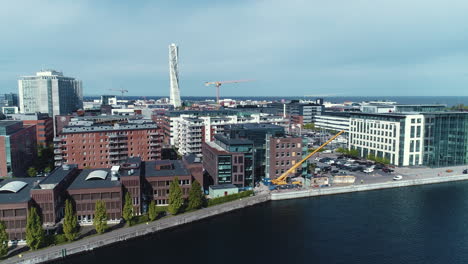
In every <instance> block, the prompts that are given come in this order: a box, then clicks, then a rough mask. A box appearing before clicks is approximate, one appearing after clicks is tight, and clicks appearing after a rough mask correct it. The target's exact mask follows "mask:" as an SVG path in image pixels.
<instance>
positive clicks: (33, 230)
mask: <svg viewBox="0 0 468 264" xmlns="http://www.w3.org/2000/svg"><path fill="white" fill-rule="evenodd" d="M44 241H45V232H44V229H42V222H41V219H40V218H39V215H38V214H37V210H36V208H35V207H31V209H29V215H28V220H27V222H26V243H27V244H28V246H29V247H30V248H31V249H33V250H35V249H38V248H40V247H41V246H42V245H43V244H44Z"/></svg>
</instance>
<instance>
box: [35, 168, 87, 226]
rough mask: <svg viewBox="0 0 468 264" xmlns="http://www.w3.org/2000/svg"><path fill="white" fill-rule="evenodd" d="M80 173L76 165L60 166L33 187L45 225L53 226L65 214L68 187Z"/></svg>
mask: <svg viewBox="0 0 468 264" xmlns="http://www.w3.org/2000/svg"><path fill="white" fill-rule="evenodd" d="M78 174H79V170H78V169H77V167H76V165H65V166H62V167H58V168H56V169H55V170H53V171H52V172H51V173H50V174H49V175H48V176H47V177H45V178H41V181H40V182H39V183H38V184H36V185H35V186H34V187H33V188H32V189H31V198H32V199H33V200H34V202H35V204H36V205H37V206H38V209H39V213H40V214H41V215H42V223H43V225H44V226H46V227H52V226H54V225H55V224H56V223H58V222H59V221H60V220H61V219H62V217H63V216H64V214H65V200H66V197H67V193H66V191H67V187H68V186H69V185H70V184H71V183H72V181H73V180H74V179H75V178H76V176H77V175H78Z"/></svg>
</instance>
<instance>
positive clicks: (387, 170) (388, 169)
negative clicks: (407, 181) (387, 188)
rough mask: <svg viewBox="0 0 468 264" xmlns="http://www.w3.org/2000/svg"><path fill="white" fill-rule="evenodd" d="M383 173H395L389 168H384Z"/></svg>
mask: <svg viewBox="0 0 468 264" xmlns="http://www.w3.org/2000/svg"><path fill="white" fill-rule="evenodd" d="M382 171H383V172H386V173H391V172H393V170H392V169H390V168H387V167H384V168H383V169H382Z"/></svg>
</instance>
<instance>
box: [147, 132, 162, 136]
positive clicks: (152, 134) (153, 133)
mask: <svg viewBox="0 0 468 264" xmlns="http://www.w3.org/2000/svg"><path fill="white" fill-rule="evenodd" d="M149 135H150V136H160V135H161V134H160V133H158V132H150V133H149Z"/></svg>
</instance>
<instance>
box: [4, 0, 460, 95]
mask: <svg viewBox="0 0 468 264" xmlns="http://www.w3.org/2000/svg"><path fill="white" fill-rule="evenodd" d="M467 14H468V1H466V0H444V1H440V0H437V1H436V0H411V1H408V0H392V1H389V0H327V1H323V0H282V1H279V0H266V1H246V0H237V1H227V0H225V1H215V0H197V1H189V0H187V1H176V0H172V1H162V0H158V1H142V0H140V1H117V0H116V1H105V0H102V1H78V0H74V1H71V0H70V1H69V0H60V1H47V0H43V1H39V0H36V1H32V0H31V1H22V0H15V1H7V0H0V35H1V37H0V92H17V89H18V88H17V79H18V78H19V76H23V75H33V74H34V73H35V72H36V71H38V70H40V69H56V70H60V71H63V73H64V75H65V76H71V77H75V78H78V79H80V80H82V81H83V89H84V94H85V95H100V94H112V93H115V92H112V91H110V90H109V89H120V88H124V89H127V90H128V91H129V93H128V95H138V96H156V95H158V96H168V95H169V69H168V45H169V44H170V43H176V44H177V45H178V46H179V83H180V92H181V95H182V96H199V95H203V96H206V95H212V96H214V95H215V88H214V87H206V86H205V85H204V82H206V81H224V80H239V79H252V80H255V81H252V82H248V83H239V84H226V85H224V86H221V95H222V96H229V95H231V96H262V95H269V96H304V95H317V96H327V95H328V96H351V95H359V96H366V95H368V96H405V95H408V96H417V95H426V96H446V95H450V96H468V18H467Z"/></svg>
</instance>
